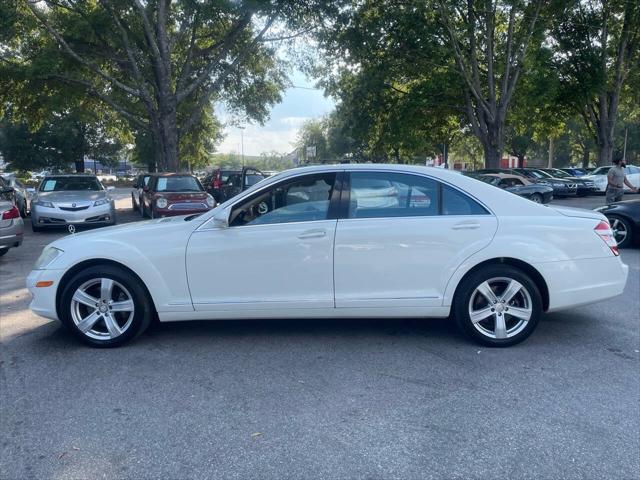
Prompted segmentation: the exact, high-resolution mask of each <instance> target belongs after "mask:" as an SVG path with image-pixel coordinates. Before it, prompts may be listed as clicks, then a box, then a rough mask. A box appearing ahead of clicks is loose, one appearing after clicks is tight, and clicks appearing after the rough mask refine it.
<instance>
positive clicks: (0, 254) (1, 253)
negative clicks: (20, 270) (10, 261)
mask: <svg viewBox="0 0 640 480" xmlns="http://www.w3.org/2000/svg"><path fill="white" fill-rule="evenodd" d="M8 251H9V249H8V248H3V249H0V257H1V256H3V255H6V254H7V252H8Z"/></svg>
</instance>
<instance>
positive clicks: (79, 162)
mask: <svg viewBox="0 0 640 480" xmlns="http://www.w3.org/2000/svg"><path fill="white" fill-rule="evenodd" d="M74 163H75V164H76V173H84V157H80V158H79V159H76V161H75V162H74Z"/></svg>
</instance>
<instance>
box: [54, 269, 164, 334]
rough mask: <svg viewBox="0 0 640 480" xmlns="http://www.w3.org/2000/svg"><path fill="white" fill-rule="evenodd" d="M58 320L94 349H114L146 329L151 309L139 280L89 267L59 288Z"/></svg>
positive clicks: (130, 275) (120, 271)
mask: <svg viewBox="0 0 640 480" xmlns="http://www.w3.org/2000/svg"><path fill="white" fill-rule="evenodd" d="M59 314H60V320H61V321H62V323H63V324H64V325H65V326H66V327H67V328H69V329H70V330H71V331H72V332H73V333H74V334H75V335H76V337H78V338H79V339H80V340H82V341H83V342H84V343H86V344H88V345H91V346H94V347H118V346H120V345H123V344H124V343H126V342H128V341H130V340H131V339H133V338H135V337H136V336H138V335H140V334H141V333H142V332H144V331H145V330H146V328H147V327H148V326H149V323H150V322H151V319H152V316H153V306H152V303H151V300H150V299H149V295H148V294H147V292H146V290H145V289H144V287H143V286H142V285H141V284H140V280H139V279H137V278H136V277H135V276H134V275H132V274H131V273H129V272H128V271H126V270H125V269H123V268H119V267H116V266H112V265H100V266H95V267H89V268H87V269H84V270H82V271H81V272H79V273H77V274H76V275H75V276H74V277H73V278H72V279H71V280H70V281H69V282H67V283H66V285H65V286H64V288H63V291H62V296H61V299H60V307H59Z"/></svg>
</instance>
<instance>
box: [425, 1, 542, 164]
mask: <svg viewBox="0 0 640 480" xmlns="http://www.w3.org/2000/svg"><path fill="white" fill-rule="evenodd" d="M543 3H545V2H544V1H543V0H532V1H528V2H508V1H502V0H494V1H485V2H477V1H475V0H465V1H462V0H451V1H445V0H437V6H438V11H439V13H440V16H441V18H442V21H443V23H444V25H445V27H446V31H447V34H448V40H449V42H450V45H451V47H452V49H451V50H452V53H453V56H454V58H455V60H456V66H457V70H458V73H459V75H460V78H461V80H462V81H463V83H464V98H465V104H466V110H467V116H468V119H469V122H470V124H471V128H472V131H473V133H474V134H475V135H476V137H478V140H479V141H480V143H481V144H482V147H483V149H484V156H485V163H486V166H487V167H489V168H496V167H499V166H500V160H501V158H502V151H503V146H504V135H505V123H506V119H507V113H508V110H509V106H510V104H511V101H512V98H513V95H514V92H515V90H516V86H517V84H518V80H519V78H520V75H521V73H522V71H523V69H524V63H525V59H526V55H527V50H528V48H529V46H530V44H531V43H533V41H535V44H536V45H534V47H535V48H537V46H538V45H539V42H540V41H541V34H540V33H541V28H540V22H539V20H540V12H541V8H542V6H543Z"/></svg>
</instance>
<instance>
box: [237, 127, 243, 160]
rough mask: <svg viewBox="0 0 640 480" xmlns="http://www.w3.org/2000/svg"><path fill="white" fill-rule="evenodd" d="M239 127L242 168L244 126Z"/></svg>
mask: <svg viewBox="0 0 640 480" xmlns="http://www.w3.org/2000/svg"><path fill="white" fill-rule="evenodd" d="M238 128H239V129H240V152H241V155H242V167H243V168H244V129H245V127H238Z"/></svg>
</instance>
